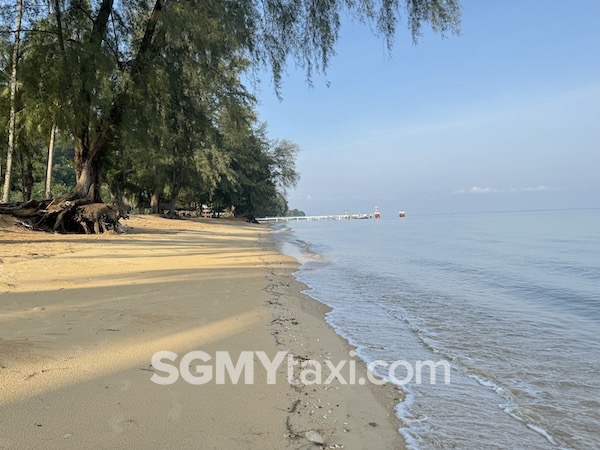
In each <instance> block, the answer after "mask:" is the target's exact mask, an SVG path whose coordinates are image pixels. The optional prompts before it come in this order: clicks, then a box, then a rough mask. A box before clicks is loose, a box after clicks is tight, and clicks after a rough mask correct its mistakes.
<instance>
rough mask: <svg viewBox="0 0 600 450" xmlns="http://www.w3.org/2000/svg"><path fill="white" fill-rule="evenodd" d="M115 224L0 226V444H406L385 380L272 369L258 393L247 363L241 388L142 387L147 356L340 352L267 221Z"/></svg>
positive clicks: (147, 377)
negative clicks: (46, 228) (316, 378)
mask: <svg viewBox="0 0 600 450" xmlns="http://www.w3.org/2000/svg"><path fill="white" fill-rule="evenodd" d="M126 224H127V226H128V228H129V229H128V232H127V233H126V234H123V235H109V234H106V235H99V236H96V235H89V236H81V235H53V234H42V233H34V232H28V231H26V230H24V229H22V228H18V227H16V226H13V225H12V224H11V223H10V222H9V221H8V220H7V219H2V218H0V381H1V382H0V448H23V447H28V448H40V447H44V448H68V447H71V448H82V447H90V446H94V447H104V448H107V447H113V448H114V447H154V448H156V447H163V448H164V447H174V446H177V447H183V446H184V447H190V448H191V447H193V448H320V447H323V448H349V449H362V448H370V449H372V448H386V449H391V448H403V442H402V438H401V436H400V435H399V433H398V432H397V429H398V427H399V426H400V425H401V424H400V422H399V421H398V420H397V419H396V418H395V416H394V409H393V408H394V405H395V404H397V403H398V401H399V400H400V399H401V394H400V392H399V391H398V390H397V389H395V388H394V387H392V386H389V385H385V386H374V385H372V384H370V383H366V384H365V385H359V384H352V385H351V384H347V385H344V384H342V383H340V382H339V380H338V379H334V381H333V382H332V383H330V384H314V385H305V384H303V383H298V384H290V383H288V379H287V378H288V370H287V366H286V365H285V364H281V366H280V367H279V368H278V369H277V376H276V382H275V383H274V384H268V383H267V372H266V369H265V368H264V367H262V365H261V364H260V363H259V362H258V360H257V361H256V363H255V364H254V368H255V371H254V378H255V380H254V381H255V382H254V383H253V384H244V383H243V382H241V381H240V382H239V383H237V384H234V383H232V382H231V380H229V382H225V384H217V383H216V382H215V381H214V380H213V381H212V382H207V383H204V384H198V385H193V384H190V383H188V382H186V381H185V380H184V379H182V378H179V379H178V380H177V381H176V382H174V383H173V384H168V385H161V384H157V383H155V382H153V381H152V380H151V378H152V377H153V376H155V375H159V376H161V377H166V373H164V372H161V371H159V370H158V369H157V368H156V367H154V366H153V365H152V364H151V360H152V356H153V355H154V354H155V353H156V352H160V351H170V352H174V353H176V354H177V355H178V358H177V360H176V362H174V363H173V365H174V366H178V363H179V360H180V359H181V357H182V356H183V355H185V354H186V353H188V352H191V351H202V352H206V353H207V354H208V355H212V356H215V355H216V352H218V351H227V352H229V355H231V357H232V360H233V361H235V360H236V359H237V357H238V356H239V355H240V353H241V352H243V351H246V352H247V351H263V352H265V354H266V355H268V357H269V358H270V359H271V360H272V359H273V358H274V357H275V355H276V354H277V352H280V351H285V352H289V354H292V355H294V361H295V362H297V363H301V362H303V361H306V360H310V359H314V360H317V361H321V362H324V361H325V360H330V361H332V362H334V363H335V364H337V362H338V361H341V360H345V359H349V356H348V352H349V351H350V350H351V349H350V348H349V347H348V345H347V344H346V342H345V341H344V340H342V339H341V338H340V337H339V336H337V335H336V334H335V332H334V331H333V330H332V329H331V328H330V327H329V326H328V325H327V324H326V323H325V321H324V320H323V317H324V314H325V313H326V312H327V309H326V307H325V306H323V305H322V304H320V303H318V302H315V301H314V300H311V299H309V298H308V297H306V296H305V295H303V294H302V293H301V290H302V289H303V288H304V286H303V285H302V284H300V283H298V282H297V281H296V280H295V279H294V278H293V276H292V273H293V271H294V270H295V269H296V267H297V265H296V262H295V261H293V260H292V259H291V258H288V257H286V256H283V255H281V254H279V253H278V252H277V250H276V249H275V248H274V245H273V243H272V242H271V240H270V238H269V236H268V228H266V227H263V226H258V225H248V224H243V223H240V222H227V221H211V220H205V221H183V220H167V219H160V218H156V217H150V216H136V217H132V218H131V219H130V220H128V221H127V222H126ZM197 364H201V362H199V361H195V362H192V364H191V366H195V365H197ZM205 364H208V363H205ZM346 373H347V372H346ZM326 376H327V373H326V372H325V371H324V377H323V378H325V377H326ZM364 376H365V368H364V367H363V366H362V365H361V364H359V363H358V362H357V377H364ZM346 378H347V377H346ZM240 380H244V376H243V375H242V377H241V378H240ZM319 437H320V438H322V439H323V444H319V443H318V438H319ZM311 439H312V442H310V440H311Z"/></svg>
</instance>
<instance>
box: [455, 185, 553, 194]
mask: <svg viewBox="0 0 600 450" xmlns="http://www.w3.org/2000/svg"><path fill="white" fill-rule="evenodd" d="M556 190H557V189H554V188H551V187H548V186H536V187H525V188H511V189H493V188H490V187H479V186H473V187H472V188H469V189H457V190H456V191H454V192H453V194H493V193H497V192H547V191H556Z"/></svg>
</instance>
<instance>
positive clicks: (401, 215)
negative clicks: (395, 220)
mask: <svg viewBox="0 0 600 450" xmlns="http://www.w3.org/2000/svg"><path fill="white" fill-rule="evenodd" d="M398 217H400V218H401V219H404V218H405V217H406V211H400V212H399V213H398Z"/></svg>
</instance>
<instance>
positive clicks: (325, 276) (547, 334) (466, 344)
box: [273, 210, 600, 449]
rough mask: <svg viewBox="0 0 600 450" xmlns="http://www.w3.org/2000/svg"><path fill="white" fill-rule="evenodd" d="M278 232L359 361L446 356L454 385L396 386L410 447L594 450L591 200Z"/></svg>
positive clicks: (596, 351) (594, 236) (596, 258)
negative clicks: (540, 208)
mask: <svg viewBox="0 0 600 450" xmlns="http://www.w3.org/2000/svg"><path fill="white" fill-rule="evenodd" d="M277 231H278V232H275V233H273V234H274V236H276V238H277V240H278V242H279V243H280V245H281V247H282V249H283V251H284V252H286V253H288V254H290V255H292V256H295V257H297V258H298V259H299V261H300V262H301V263H302V264H301V269H300V271H299V272H298V273H297V277H298V278H299V279H300V280H301V281H302V282H304V283H306V284H307V285H308V286H309V288H310V290H309V291H308V294H309V295H311V296H312V297H314V298H316V299H318V300H319V301H321V302H323V303H325V304H327V305H328V306H330V307H331V308H333V310H332V311H331V313H329V315H328V317H327V320H328V322H329V323H330V324H331V325H332V326H333V327H334V328H335V330H336V331H337V332H338V333H339V334H341V335H342V336H344V337H345V338H347V339H348V340H349V341H350V342H351V343H352V344H353V345H355V346H357V347H358V354H359V356H360V357H361V358H363V359H364V360H365V361H367V362H370V361H374V360H385V361H394V360H405V361H409V362H415V361H417V360H432V361H439V360H443V359H446V360H448V361H449V362H450V365H451V382H450V384H449V385H445V384H443V382H441V380H439V379H438V382H437V383H436V384H435V385H431V384H428V380H429V379H428V377H425V380H426V381H427V383H425V382H424V383H423V384H421V385H417V384H416V383H414V382H413V383H409V384H406V385H404V386H403V387H402V388H403V390H404V391H405V393H406V399H405V401H404V402H402V403H401V404H400V405H398V407H397V413H398V416H399V417H400V418H401V419H402V421H403V422H404V423H405V424H406V426H405V427H403V428H401V430H400V432H401V433H402V435H403V436H404V437H405V439H406V441H407V442H408V444H409V446H410V447H411V448H414V449H442V448H461V449H495V448H498V449H553V448H574V449H598V448H600V211H599V210H581V211H562V212H561V211H553V212H519V213H502V214H471V215H447V216H420V217H416V216H415V217H410V216H409V217H407V218H406V219H396V218H385V217H384V218H382V219H381V220H349V221H321V222H294V223H292V222H290V223H287V224H286V225H285V226H284V227H280V228H279V229H278V230H277ZM399 378H401V377H400V376H399Z"/></svg>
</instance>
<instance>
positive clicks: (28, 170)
mask: <svg viewBox="0 0 600 450" xmlns="http://www.w3.org/2000/svg"><path fill="white" fill-rule="evenodd" d="M19 167H20V169H21V194H22V197H23V202H28V201H29V200H31V195H32V193H33V163H32V162H31V157H30V155H28V154H26V153H25V152H20V154H19Z"/></svg>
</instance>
